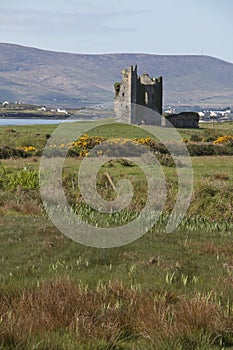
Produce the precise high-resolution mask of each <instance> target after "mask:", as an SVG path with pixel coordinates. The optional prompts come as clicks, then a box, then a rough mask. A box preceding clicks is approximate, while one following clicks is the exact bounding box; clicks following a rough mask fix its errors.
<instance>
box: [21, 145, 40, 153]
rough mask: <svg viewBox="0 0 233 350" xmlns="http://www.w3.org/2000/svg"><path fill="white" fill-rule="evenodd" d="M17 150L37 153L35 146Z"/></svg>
mask: <svg viewBox="0 0 233 350" xmlns="http://www.w3.org/2000/svg"><path fill="white" fill-rule="evenodd" d="M17 149H20V150H22V151H24V152H26V153H29V152H34V151H36V147H34V146H19V147H17Z"/></svg>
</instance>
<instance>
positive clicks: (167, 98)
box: [0, 43, 233, 107]
mask: <svg viewBox="0 0 233 350" xmlns="http://www.w3.org/2000/svg"><path fill="white" fill-rule="evenodd" d="M135 64H137V65H138V71H139V73H143V72H148V73H149V74H150V76H156V77H157V76H160V75H162V76H163V77H164V103H165V104H177V103H178V101H180V103H181V104H197V105H212V106H214V105H216V106H226V105H230V106H233V64H232V63H229V62H226V61H223V60H220V59H217V58H214V57H209V56H200V55H197V56H195V55H186V56H182V55H174V56H173V55H152V54H137V53H135V54H134V53H129V54H127V53H123V54H121V53H116V54H99V55H97V54H73V53H63V52H53V51H47V50H41V49H36V48H31V47H24V46H20V45H14V44H6V43H0V101H4V100H10V101H16V100H17V101H19V100H21V101H24V102H26V103H35V104H42V105H57V106H58V105H61V106H75V107H78V106H83V105H86V106H88V105H94V104H99V103H100V104H103V103H107V102H112V101H113V96H114V91H113V84H114V82H115V81H120V80H121V74H120V71H121V69H122V68H127V67H129V66H130V65H135Z"/></svg>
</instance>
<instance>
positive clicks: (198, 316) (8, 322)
mask: <svg viewBox="0 0 233 350" xmlns="http://www.w3.org/2000/svg"><path fill="white" fill-rule="evenodd" d="M0 312H1V315H2V316H1V328H0V341H1V344H2V347H3V348H5V349H13V348H14V346H15V349H16V348H19V349H23V348H24V349H29V348H30V346H31V345H30V342H31V341H32V339H34V340H35V339H36V338H37V337H40V339H41V341H40V343H38V344H37V347H36V349H47V346H48V343H49V342H48V339H49V338H50V341H51V339H52V337H51V335H52V334H56V333H59V334H60V344H61V343H62V342H64V340H65V339H66V337H67V336H69V341H70V342H71V344H73V345H74V344H76V346H77V348H78V346H79V344H80V345H82V344H87V345H88V344H92V346H93V349H130V348H131V347H129V346H130V343H132V342H135V344H137V343H138V344H140V342H144V348H145V349H147V348H148V349H149V348H150V347H151V349H152V347H153V348H156V349H157V348H158V349H162V348H163V347H164V348H165V346H166V348H169V344H176V346H177V348H181V349H196V348H197V346H200V345H202V346H209V347H211V346H214V345H216V346H220V345H223V344H224V343H226V342H227V344H228V345H233V338H232V340H230V338H231V337H232V336H233V326H232V320H233V314H232V313H231V315H230V317H229V314H228V315H227V314H226V311H225V309H224V308H223V307H222V306H219V304H218V302H217V300H215V299H214V298H213V297H211V296H210V297H208V296H204V295H203V296H202V295H196V296H194V297H193V298H191V299H187V298H186V297H184V296H182V295H178V294H176V293H169V292H166V291H159V292H156V291H154V292H150V291H147V292H146V291H143V292H142V291H140V290H139V289H137V288H136V289H135V288H131V289H129V288H127V287H125V286H124V285H122V284H121V283H117V282H115V283H112V282H110V283H109V284H107V285H100V286H98V287H97V288H96V290H94V291H93V290H89V289H88V288H83V287H81V286H79V285H77V284H75V283H74V282H72V281H71V280H70V279H58V280H54V281H49V282H44V283H42V284H41V285H38V287H37V288H36V289H33V290H30V289H24V290H23V291H22V292H21V293H20V294H16V295H2V297H1V301H0ZM230 320H231V321H230ZM60 330H63V332H62V333H61V332H60ZM68 344H69V342H68ZM98 344H99V345H98ZM100 344H102V347H101V346H100ZM34 348H35V347H34ZM58 348H59V349H69V345H65V346H63V347H62V346H61V345H60V347H58ZM87 348H88V347H87ZM134 348H135V347H134ZM136 348H138V349H139V348H140V347H136Z"/></svg>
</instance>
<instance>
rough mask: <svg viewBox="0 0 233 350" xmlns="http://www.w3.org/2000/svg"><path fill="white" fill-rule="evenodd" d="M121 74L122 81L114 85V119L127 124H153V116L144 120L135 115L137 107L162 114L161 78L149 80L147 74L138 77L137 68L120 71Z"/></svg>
mask: <svg viewBox="0 0 233 350" xmlns="http://www.w3.org/2000/svg"><path fill="white" fill-rule="evenodd" d="M121 73H122V76H123V78H122V81H121V82H120V83H115V84H114V88H115V99H114V111H115V113H116V119H117V120H118V121H120V122H123V123H129V124H142V123H144V124H155V120H153V116H151V117H149V115H147V116H146V118H145V116H144V117H143V116H142V115H141V114H142V113H137V106H144V107H147V108H149V109H152V110H154V111H156V112H158V113H159V114H162V98H163V85H162V84H163V83H162V77H159V78H158V79H156V78H150V77H149V75H148V74H147V73H144V74H142V75H140V76H138V74H137V66H131V67H130V68H129V69H122V71H121ZM145 110H146V109H145ZM146 114H148V113H146ZM151 114H152V115H153V113H151ZM143 118H144V119H143Z"/></svg>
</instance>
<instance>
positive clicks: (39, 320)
mask: <svg viewBox="0 0 233 350" xmlns="http://www.w3.org/2000/svg"><path fill="white" fill-rule="evenodd" d="M34 128H35V127H34ZM53 128H54V126H46V127H44V126H40V127H37V130H36V131H35V129H33V127H28V128H27V127H23V128H22V127H21V128H20V127H15V128H14V129H13V130H14V131H12V129H9V128H1V131H0V138H1V142H2V144H4V146H10V147H11V149H13V148H15V149H16V147H17V146H21V147H29V146H34V147H35V148H37V149H38V148H39V147H42V144H43V143H44V141H45V140H46V135H48V134H50V133H51V132H52V130H53ZM229 129H230V128H229ZM229 129H228V130H227V132H228V133H231V131H229ZM6 130H7V131H6ZM205 130H206V129H203V130H197V131H192V135H190V131H188V130H187V131H186V130H183V131H182V132H183V137H184V138H188V139H189V138H190V137H192V138H195V137H194V136H193V134H194V133H196V136H198V137H200V136H201V135H203V134H204V133H206V131H205ZM105 132H106V130H105ZM221 132H222V130H214V131H213V133H217V134H218V135H217V136H220V135H219V134H221ZM33 133H34V134H33ZM102 133H103V130H102V132H101V130H100V131H99V134H98V132H97V131H95V132H93V135H97V134H98V135H99V136H100V135H102ZM112 133H113V131H112V130H109V131H108V135H107V137H112ZM124 133H125V134H124ZM129 133H130V132H128V134H127V133H126V131H125V130H123V132H122V134H123V135H122V137H131V135H129ZM223 133H224V134H225V133H226V130H224V131H223ZM35 134H39V135H37V137H33V135H35ZM6 135H7V136H6ZM138 137H145V135H144V134H143V133H142V135H138ZM35 140H36V142H37V144H35ZM33 142H34V143H33ZM39 160H40V158H39V155H36V154H31V155H30V154H29V155H28V156H27V157H24V158H21V157H19V156H17V157H13V158H12V157H11V158H9V157H7V159H2V160H1V164H0V174H1V177H0V191H1V192H0V214H1V217H0V234H1V246H0V264H1V275H0V281H1V289H0V314H1V319H0V349H4V350H5V349H12V350H13V349H21V350H31V349H40V350H45V349H46V350H47V349H52V350H58V349H61V350H70V349H71V350H72V349H98V350H100V349H115V350H116V349H119V350H120V349H122V350H123V349H174V350H176V349H187V350H189V349H233V293H232V288H233V243H232V236H233V220H232V219H233V216H232V215H233V210H232V207H233V197H232V194H233V186H232V180H233V156H232V155H215V156H209V155H202V156H193V157H192V163H193V170H194V193H193V197H192V202H191V206H190V208H189V211H188V212H187V215H186V217H185V218H184V220H183V221H182V223H181V224H180V226H179V227H178V228H177V229H176V230H175V231H174V232H172V233H171V234H167V233H166V232H165V225H166V222H167V220H168V217H169V213H170V211H171V209H172V207H173V205H174V201H175V195H176V190H177V179H176V169H175V167H174V166H172V164H170V162H168V163H167V158H166V159H165V162H164V164H163V163H162V164H163V170H164V174H165V176H166V179H167V184H168V194H167V201H166V204H165V208H164V212H163V214H162V215H161V217H160V219H159V221H158V223H157V224H156V225H155V226H154V227H153V228H152V229H151V230H150V231H149V232H147V233H146V234H145V235H144V236H143V237H142V238H141V239H139V240H137V241H135V242H133V243H131V244H129V245H126V246H122V247H119V248H112V249H96V248H90V247H85V246H83V245H80V244H77V243H75V242H73V241H71V240H70V239H68V238H66V237H65V236H64V235H62V234H61V233H60V232H59V231H58V230H57V229H56V227H54V226H53V225H52V223H51V222H50V221H49V220H48V218H47V216H46V214H45V211H44V209H43V206H42V202H41V199H40V194H39V184H38V167H39ZM81 161H82V159H81V158H80V157H69V158H67V160H66V162H65V166H64V173H63V176H64V179H63V180H64V188H65V192H66V196H67V199H68V201H69V203H70V204H71V206H73V207H75V208H79V209H80V208H81V209H80V210H81V215H82V216H83V217H84V218H85V220H91V222H92V221H94V222H95V220H100V218H99V217H98V216H97V217H95V216H94V215H92V211H91V210H90V209H89V208H87V207H86V206H85V204H84V203H83V201H82V198H81V196H80V193H79V190H78V189H77V182H76V181H77V180H76V173H77V168H78V167H79V164H80V162H81ZM162 161H164V159H163V158H162ZM106 171H107V172H108V173H109V174H110V176H111V178H112V179H113V181H114V182H115V181H117V180H118V179H119V178H121V177H122V174H123V175H124V176H126V177H128V178H129V179H130V180H131V181H132V183H133V185H134V187H135V189H136V195H135V198H134V200H133V203H132V204H131V206H130V207H129V208H128V209H126V210H125V211H124V212H123V213H122V217H121V218H120V219H119V218H118V219H117V220H118V221H114V220H116V218H115V217H111V218H107V219H102V218H101V220H102V221H101V223H103V224H104V225H106V224H109V222H110V224H113V225H114V224H119V222H121V223H124V220H126V221H127V220H129V219H130V218H131V216H132V215H134V214H135V213H137V212H138V211H140V209H141V207H142V206H143V204H144V199H143V198H142V199H141V195H140V194H142V193H143V192H144V191H145V189H146V184H145V179H144V178H143V175H142V174H141V172H140V170H139V169H138V168H137V167H136V166H134V165H132V164H127V163H124V162H122V161H120V162H113V163H111V164H110V165H109V164H106V165H105V166H104V167H103V169H102V170H101V171H100V174H99V177H98V179H97V187H98V190H99V192H100V193H101V195H102V196H103V197H104V198H106V199H108V200H109V199H112V195H113V194H112V192H113V191H112V189H111V186H110V184H109V182H108V180H107V179H106V177H105V176H104V174H105V173H106ZM142 197H143V196H142ZM90 217H91V219H90ZM123 217H124V218H126V219H123ZM119 220H120V221H119ZM121 220H122V221H121Z"/></svg>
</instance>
